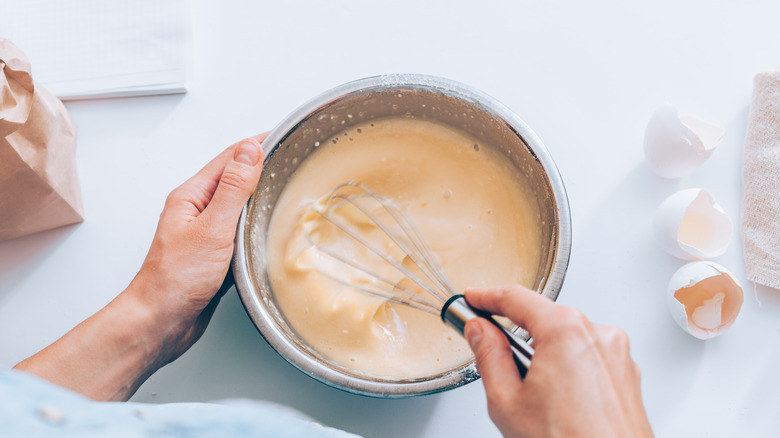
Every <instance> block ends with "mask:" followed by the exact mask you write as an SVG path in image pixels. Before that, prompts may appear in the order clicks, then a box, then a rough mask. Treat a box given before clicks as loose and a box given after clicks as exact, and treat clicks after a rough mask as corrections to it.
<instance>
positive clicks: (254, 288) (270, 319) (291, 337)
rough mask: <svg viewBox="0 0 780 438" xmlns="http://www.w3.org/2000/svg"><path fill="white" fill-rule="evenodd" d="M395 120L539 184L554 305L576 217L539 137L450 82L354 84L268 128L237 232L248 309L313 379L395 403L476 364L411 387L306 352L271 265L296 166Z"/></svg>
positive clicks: (405, 78) (545, 279) (239, 280)
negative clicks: (426, 129) (490, 152)
mask: <svg viewBox="0 0 780 438" xmlns="http://www.w3.org/2000/svg"><path fill="white" fill-rule="evenodd" d="M389 116H399V117H414V118H422V119H425V120H431V121H436V122H439V123H444V124H447V125H450V126H453V127H455V128H457V129H459V130H461V131H464V132H466V133H467V134H470V135H472V136H474V137H476V138H478V139H482V140H484V141H485V142H488V143H491V144H493V145H496V146H497V147H498V148H500V149H501V152H502V153H503V154H504V155H505V156H506V159H507V160H509V161H510V162H511V163H512V164H513V165H514V166H515V167H516V168H517V171H518V172H520V173H521V174H523V175H524V177H525V180H527V182H528V184H530V185H531V186H532V191H533V193H534V195H535V198H536V201H537V202H538V204H539V211H540V215H541V221H540V222H541V226H542V228H543V230H542V236H544V238H543V239H542V245H543V248H542V251H541V254H542V257H541V260H540V267H539V268H540V269H539V274H538V277H537V279H536V281H535V282H534V284H538V285H539V289H538V290H539V291H540V293H541V294H542V295H544V296H546V297H548V298H551V299H553V300H554V299H556V298H557V296H558V293H559V291H560V289H561V286H562V284H563V280H564V277H565V275H566V268H567V265H568V261H569V253H570V250H571V219H570V216H569V204H568V200H567V197H566V190H565V188H564V186H563V181H562V180H561V177H560V175H559V174H558V171H557V169H556V167H555V164H554V163H553V161H552V159H551V158H550V156H549V154H548V152H547V150H546V149H545V147H544V145H543V144H542V142H541V141H540V140H539V138H538V137H537V136H536V135H535V134H534V133H533V132H532V131H531V129H530V128H529V127H528V126H527V125H526V124H525V123H524V122H523V121H522V120H520V118H518V117H517V116H516V115H515V114H513V113H512V112H511V111H510V110H509V109H507V108H506V107H505V106H503V105H502V104H500V103H499V102H497V101H496V100H495V99H493V98H491V97H489V96H487V95H485V94H483V93H481V92H478V91H476V90H473V89H471V88H469V87H467V86H465V85H463V84H459V83H456V82H453V81H451V80H448V79H443V78H438V77H431V76H422V75H387V76H378V77H371V78H366V79H362V80H358V81H355V82H350V83H347V84H344V85H342V86H339V87H336V88H334V89H332V90H330V91H328V92H326V93H324V94H322V95H320V96H319V97H316V98H315V99H313V100H311V101H310V102H308V103H306V104H304V105H303V106H302V107H300V108H298V109H297V110H296V111H294V112H293V113H292V114H290V115H289V116H288V117H287V118H286V119H285V120H284V121H282V123H280V124H279V125H278V126H277V127H276V128H275V129H274V130H273V131H271V133H270V134H269V135H268V137H267V138H266V140H265V142H264V144H263V146H264V148H265V149H266V150H265V152H266V157H265V161H264V163H263V174H262V177H261V178H260V183H259V185H258V187H257V190H256V191H255V193H254V195H253V196H252V198H251V199H250V201H249V202H248V204H247V206H246V207H245V208H244V211H243V213H242V214H241V218H240V220H239V224H238V232H237V234H236V242H235V254H234V257H233V264H232V268H233V275H234V277H235V280H236V286H237V288H238V293H239V296H240V297H241V300H242V302H243V304H244V307H245V308H246V310H247V313H248V314H249V316H250V317H251V318H252V321H253V322H254V324H255V326H257V329H258V330H259V331H260V333H261V334H262V335H263V336H264V337H265V339H266V340H267V341H268V343H269V344H271V346H272V347H273V348H274V349H276V351H277V352H279V354H281V355H282V357H284V358H285V359H286V360H287V361H288V362H290V363H291V364H293V365H294V366H295V367H297V368H298V369H300V370H301V371H303V372H304V373H306V374H308V375H309V376H311V377H314V378H315V379H318V380H320V381H322V382H324V383H326V384H328V385H331V386H333V387H336V388H339V389H342V390H345V391H349V392H352V393H356V394H362V395H368V396H373V397H386V398H398V397H410V396H417V395H424V394H431V393H435V392H440V391H445V390H448V389H452V388H456V387H459V386H461V385H465V384H466V383H469V382H471V381H474V380H476V379H477V378H478V377H479V375H478V374H477V372H476V368H475V366H474V363H473V361H472V362H471V363H468V364H465V365H463V366H460V367H458V368H456V369H452V370H449V371H447V372H444V373H440V374H437V375H432V376H428V377H425V378H419V379H407V380H390V379H380V378H374V377H368V376H365V375H364V374H361V373H357V372H355V371H352V370H350V369H348V368H346V367H344V366H342V365H339V364H337V363H335V362H333V361H330V360H329V359H327V358H325V357H324V356H322V355H321V354H320V353H318V352H317V351H316V350H314V349H313V348H311V347H310V346H308V345H307V344H306V342H305V341H303V340H302V339H301V338H300V337H299V336H298V335H297V334H296V333H295V331H294V330H293V329H292V328H291V327H290V325H289V324H288V323H287V321H286V320H285V317H284V315H283V314H282V313H281V312H280V310H279V309H278V307H277V305H276V302H275V299H274V294H273V290H272V289H271V286H270V282H269V278H268V273H267V270H266V267H267V260H266V258H265V253H266V251H265V246H266V233H267V231H268V224H269V221H270V219H271V214H272V212H273V209H274V205H275V204H276V201H277V199H278V198H279V195H280V194H281V192H282V190H283V189H284V186H285V184H286V182H287V180H288V179H289V178H290V176H291V175H292V174H293V172H295V170H296V168H297V166H298V165H300V163H301V162H303V160H304V159H305V158H306V157H307V156H308V155H309V154H310V153H312V152H313V151H314V150H316V148H317V146H318V145H319V144H320V143H323V144H324V143H325V141H326V140H327V139H329V138H330V137H332V136H333V135H335V134H336V133H337V132H340V131H343V130H345V129H349V128H350V126H352V125H355V124H358V123H364V122H367V121H369V120H372V119H377V118H382V117H389ZM516 330H520V329H516Z"/></svg>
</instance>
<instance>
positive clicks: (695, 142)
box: [645, 105, 725, 178]
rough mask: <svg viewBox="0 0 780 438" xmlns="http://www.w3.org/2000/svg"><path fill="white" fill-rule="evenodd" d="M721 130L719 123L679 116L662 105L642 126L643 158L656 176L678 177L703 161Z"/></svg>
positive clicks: (708, 155)
mask: <svg viewBox="0 0 780 438" xmlns="http://www.w3.org/2000/svg"><path fill="white" fill-rule="evenodd" d="M724 132H725V129H724V128H723V127H721V126H718V125H713V124H712V123H709V122H705V121H704V120H701V119H699V118H696V117H693V116H688V115H683V116H681V115H679V113H678V112H677V109H676V108H674V107H673V106H671V105H663V106H661V107H660V108H658V109H657V110H656V111H655V113H653V115H652V117H650V121H649V122H648V123H647V128H645V159H646V160H647V164H648V165H649V166H650V169H652V170H653V172H655V173H657V174H658V175H660V176H662V177H664V178H679V177H681V176H684V175H687V174H689V173H690V172H692V171H693V170H694V169H696V168H697V167H699V166H700V165H701V164H702V163H704V162H705V161H707V158H709V157H710V155H712V151H713V150H715V148H716V147H717V146H718V143H720V139H721V138H722V137H723V134H724Z"/></svg>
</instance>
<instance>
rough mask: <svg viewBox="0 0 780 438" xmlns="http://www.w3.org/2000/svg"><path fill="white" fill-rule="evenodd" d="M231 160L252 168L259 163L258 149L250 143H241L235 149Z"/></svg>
mask: <svg viewBox="0 0 780 438" xmlns="http://www.w3.org/2000/svg"><path fill="white" fill-rule="evenodd" d="M233 159H234V160H235V161H237V162H239V163H241V164H246V165H248V166H254V165H256V164H257V162H258V161H260V148H259V147H257V145H256V144H255V143H253V142H251V141H242V142H241V143H239V144H238V146H237V147H236V151H235V153H233Z"/></svg>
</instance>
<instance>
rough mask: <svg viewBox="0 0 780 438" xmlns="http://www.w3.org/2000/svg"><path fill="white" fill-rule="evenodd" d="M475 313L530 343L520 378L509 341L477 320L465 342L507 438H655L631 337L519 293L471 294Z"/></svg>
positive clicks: (492, 291)
mask: <svg viewBox="0 0 780 438" xmlns="http://www.w3.org/2000/svg"><path fill="white" fill-rule="evenodd" d="M465 295H466V300H467V301H468V302H469V304H471V305H472V306H474V307H476V308H479V309H483V310H486V311H488V312H490V313H493V314H496V315H504V316H506V317H508V318H509V319H511V320H512V321H514V322H515V323H516V324H518V325H519V326H521V327H524V328H525V329H526V330H527V331H528V332H529V333H530V334H531V336H532V337H533V347H534V349H535V354H534V357H533V361H532V363H531V367H530V369H529V371H528V374H527V375H526V378H525V380H523V379H521V378H520V374H519V373H518V371H517V368H516V366H515V363H514V360H513V359H512V353H511V352H510V350H509V344H508V342H507V340H506V338H505V337H504V335H503V334H502V333H501V332H500V331H499V330H498V329H497V328H496V327H494V326H493V325H492V324H490V323H489V322H488V321H486V320H484V319H482V318H477V319H474V320H471V321H469V322H468V323H467V324H466V327H465V330H464V334H465V336H466V339H467V340H468V342H469V344H470V346H471V349H472V350H474V354H475V355H476V361H477V369H478V370H479V373H480V375H481V376H482V380H483V384H484V386H485V393H486V394H487V402H488V412H489V414H490V418H491V419H492V420H493V422H494V423H495V424H496V426H498V428H499V430H500V431H501V432H502V433H503V434H504V436H507V437H575V436H588V437H591V436H592V437H652V436H653V431H652V429H651V428H650V423H649V422H648V419H647V414H646V413H645V409H644V406H643V404H642V395H641V390H640V376H639V367H638V366H637V365H636V363H635V362H634V361H633V360H632V359H631V356H630V354H629V341H628V336H627V335H626V333H625V332H624V331H622V330H621V329H619V328H616V327H610V326H604V325H599V324H593V323H592V322H590V321H589V320H588V319H587V318H586V317H585V316H584V315H583V314H582V313H581V312H580V311H578V310H576V309H573V308H570V307H565V306H561V305H558V304H555V303H554V302H553V301H551V300H549V299H547V298H545V297H542V296H541V295H539V294H537V293H536V292H534V291H531V290H529V289H526V288H524V287H522V286H506V287H492V288H474V289H469V290H467V291H466V292H465Z"/></svg>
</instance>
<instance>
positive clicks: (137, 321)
mask: <svg viewBox="0 0 780 438" xmlns="http://www.w3.org/2000/svg"><path fill="white" fill-rule="evenodd" d="M153 311H154V309H150V308H149V307H148V306H145V305H144V304H143V302H142V301H141V300H139V299H138V298H137V296H136V295H135V294H132V293H131V291H129V290H126V291H125V292H123V293H122V294H120V295H119V296H118V297H117V298H116V299H114V300H113V301H112V302H111V303H109V304H108V305H107V306H106V307H104V308H103V309H101V310H100V311H98V312H97V313H95V314H94V315H92V316H91V317H90V318H88V319H87V320H85V321H84V322H82V323H81V324H79V325H78V326H76V327H75V328H73V329H72V330H71V331H69V332H68V333H66V334H65V335H64V336H63V337H62V338H60V339H58V340H57V341H56V342H54V343H53V344H51V345H49V346H48V347H46V348H45V349H44V350H42V351H40V352H39V353H37V354H35V355H34V356H32V357H30V358H28V359H25V360H24V361H22V362H20V363H19V364H17V365H16V367H15V368H16V369H18V370H22V371H26V372H29V373H32V374H35V375H37V376H39V377H41V378H43V379H46V380H48V381H50V382H52V383H56V384H58V385H60V386H63V387H66V388H69V389H72V390H74V391H76V392H79V393H81V394H83V395H85V396H87V397H90V398H92V399H95V400H127V399H128V398H130V396H132V395H133V394H134V393H135V391H136V390H137V389H138V387H139V386H140V385H141V384H142V383H143V382H144V381H145V380H146V379H147V378H148V377H149V376H150V375H151V374H152V373H154V371H156V370H157V369H158V368H159V367H160V366H162V365H164V364H161V363H160V359H159V357H158V356H159V352H160V347H161V337H160V334H159V333H155V327H154V324H155V315H153Z"/></svg>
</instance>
